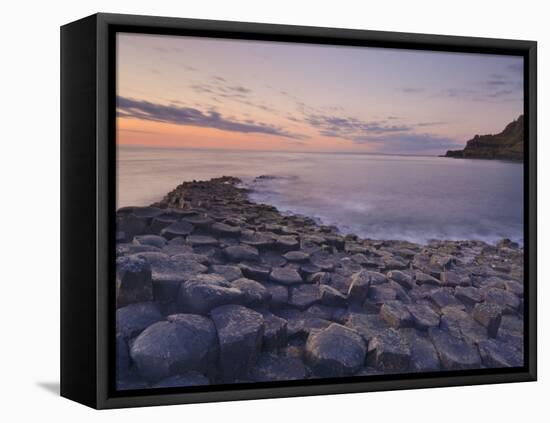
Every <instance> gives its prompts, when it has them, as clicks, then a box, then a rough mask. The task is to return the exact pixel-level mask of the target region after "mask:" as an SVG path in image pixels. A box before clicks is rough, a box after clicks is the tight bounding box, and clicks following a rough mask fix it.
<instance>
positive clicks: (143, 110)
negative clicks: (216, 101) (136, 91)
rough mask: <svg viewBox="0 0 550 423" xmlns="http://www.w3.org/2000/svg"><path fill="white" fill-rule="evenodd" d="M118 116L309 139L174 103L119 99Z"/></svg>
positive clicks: (278, 129)
mask: <svg viewBox="0 0 550 423" xmlns="http://www.w3.org/2000/svg"><path fill="white" fill-rule="evenodd" d="M117 113H118V115H119V116H123V117H130V118H135V119H142V120H149V121H155V122H165V123H173V124H176V125H188V126H199V127H205V128H215V129H221V130H224V131H231V132H241V133H258V134H267V135H277V136H280V137H285V138H290V139H294V140H301V139H304V138H305V137H304V136H303V135H300V134H295V133H291V132H288V131H285V130H284V129H283V128H280V127H277V126H274V125H270V124H267V123H263V122H256V121H253V120H247V121H239V120H237V119H233V118H229V117H224V116H222V115H221V113H219V112H217V111H215V110H210V111H208V112H203V111H201V110H198V109H195V108H192V107H182V106H177V105H174V104H171V105H164V104H158V103H152V102H149V101H145V100H136V99H132V98H127V97H118V98H117Z"/></svg>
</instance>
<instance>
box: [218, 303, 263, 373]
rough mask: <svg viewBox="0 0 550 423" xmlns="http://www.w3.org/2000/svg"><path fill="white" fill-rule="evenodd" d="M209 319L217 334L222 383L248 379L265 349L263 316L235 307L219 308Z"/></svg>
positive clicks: (233, 305)
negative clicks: (259, 355)
mask: <svg viewBox="0 0 550 423" xmlns="http://www.w3.org/2000/svg"><path fill="white" fill-rule="evenodd" d="M210 315H211V317H212V320H213V321H214V324H215V325H216V329H217V331H218V340H219V350H220V356H219V357H220V358H219V364H220V377H221V379H222V380H223V381H225V382H231V381H234V380H235V379H238V378H246V377H248V376H249V374H250V371H251V370H252V368H253V367H254V366H255V364H256V360H257V358H258V354H259V353H260V349H261V345H262V337H263V334H264V322H263V320H264V319H263V317H262V315H261V314H260V313H258V312H256V311H254V310H251V309H249V308H246V307H243V306H240V305H235V304H228V305H224V306H221V307H217V308H215V309H213V310H212V311H211V312H210Z"/></svg>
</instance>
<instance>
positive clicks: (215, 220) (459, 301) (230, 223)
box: [113, 177, 524, 390]
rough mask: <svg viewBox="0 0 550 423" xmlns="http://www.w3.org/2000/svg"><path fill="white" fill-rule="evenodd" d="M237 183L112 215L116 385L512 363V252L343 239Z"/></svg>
mask: <svg viewBox="0 0 550 423" xmlns="http://www.w3.org/2000/svg"><path fill="white" fill-rule="evenodd" d="M248 194H249V191H248V190H247V188H245V187H244V186H243V185H242V184H241V181H240V180H239V179H237V178H234V177H221V178H215V179H211V180H208V181H189V182H184V183H182V184H181V185H179V186H178V187H176V188H175V189H174V190H173V191H172V192H169V193H168V194H167V195H166V196H165V197H164V199H163V200H162V201H160V202H158V203H155V204H152V205H151V206H148V207H124V208H121V209H119V210H117V213H116V219H117V222H116V223H117V232H116V281H113V283H116V307H117V309H116V351H117V357H116V359H117V361H116V363H117V366H116V367H117V372H116V374H117V376H116V379H117V388H118V389H119V390H125V389H143V388H166V387H184V386H201V385H209V384H227V383H253V382H266V381H288V380H303V379H314V378H334V377H342V376H346V377H350V376H358V377H368V376H372V375H383V374H398V373H399V374H406V373H417V372H438V371H447V370H463V369H484V368H497V367H518V366H522V365H523V345H524V341H523V329H524V321H523V286H524V285H523V269H524V251H523V248H522V246H520V245H517V244H516V243H514V242H511V241H510V240H507V239H503V240H502V241H500V242H499V243H498V244H496V245H489V244H487V243H484V242H482V241H447V240H434V241H431V242H429V243H427V244H424V245H421V244H415V243H411V242H406V241H399V240H380V239H362V238H359V237H357V236H355V235H350V234H347V235H344V234H341V233H340V232H339V231H338V229H337V228H335V227H332V226H326V225H323V224H322V223H320V222H318V221H317V220H315V219H313V218H311V217H308V216H302V215H296V214H284V213H281V212H279V211H278V210H277V209H276V208H275V207H273V206H270V205H266V204H258V203H255V202H253V201H251V200H250V199H249V195H248Z"/></svg>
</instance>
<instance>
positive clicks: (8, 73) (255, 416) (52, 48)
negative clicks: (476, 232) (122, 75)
mask: <svg viewBox="0 0 550 423" xmlns="http://www.w3.org/2000/svg"><path fill="white" fill-rule="evenodd" d="M2 6H3V7H2V9H3V10H2V24H1V25H0V31H1V33H2V36H1V37H0V40H1V41H0V42H1V45H2V49H1V53H2V61H1V62H2V64H1V66H0V72H1V75H2V78H1V81H2V95H1V101H0V108H1V110H2V119H1V122H2V124H1V128H2V130H1V132H0V140H1V143H2V147H1V150H0V151H1V153H0V173H1V179H0V181H1V187H2V191H1V193H2V194H1V198H2V207H1V209H0V210H1V216H2V221H1V223H0V227H1V231H0V236H1V241H0V249H1V250H2V254H1V256H0V257H1V265H0V266H1V270H0V287H1V288H0V313H1V317H2V319H1V320H0V321H1V325H0V331H1V332H0V333H1V335H0V339H1V341H0V342H1V343H0V391H1V392H0V404H1V406H0V416H1V417H0V419H1V420H3V421H6V422H11V421H24V420H25V421H27V420H29V421H31V419H37V420H38V419H41V420H47V421H53V420H57V419H62V420H67V421H69V419H72V420H73V421H79V422H88V421H96V420H97V419H103V420H104V421H117V422H120V421H132V422H140V421H147V422H151V421H155V422H161V421H176V420H175V419H180V421H186V422H192V421H202V422H207V421H224V422H226V421H239V422H245V421H251V422H262V423H263V422H281V421H300V420H309V421H315V422H337V421H345V420H347V419H349V420H354V421H371V422H373V421H383V422H393V421H399V420H402V421H407V422H414V421H422V422H428V421H438V422H445V423H452V422H465V421H472V422H473V421H493V422H519V421H529V420H531V421H543V420H544V419H545V418H546V419H547V418H548V408H547V405H548V404H547V402H548V392H550V386H549V385H550V383H549V382H548V377H549V370H548V369H549V365H548V361H546V360H545V359H546V357H545V354H548V344H549V337H548V336H545V335H547V334H548V329H549V325H550V322H549V310H548V309H549V308H550V301H549V300H548V293H549V290H548V287H547V286H546V285H547V282H548V281H547V279H548V277H549V276H550V273H549V270H548V267H546V264H547V261H548V260H549V259H550V256H549V252H550V247H549V246H548V242H550V233H549V232H550V229H549V225H548V224H547V221H546V218H547V217H548V216H549V213H550V195H549V192H548V189H547V186H545V183H550V155H549V143H548V136H549V135H550V133H549V131H550V130H549V121H548V113H549V112H550V104H549V99H548V96H547V94H548V89H549V79H548V75H550V47H549V44H550V31H549V29H548V10H546V9H547V8H546V7H545V2H542V1H536V0H532V1H531V0H522V1H517V0H516V1H513V2H512V1H508V0H491V1H488V0H486V1H479V0H473V1H472V0H460V1H440V0H439V1H438V0H433V1H427V0H414V1H407V0H402V1H388V0H386V1H381V0H379V1H355V2H354V1H348V0H337V1H336V0H333V1H321V0H316V1H311V2H307V1H302V2H300V1H298V0H288V1H287V0H277V1H274V0H270V1H258V0H256V1H246V0H225V1H224V0H217V1H216V0H201V1H187V2H185V1H178V2H175V1H167V0H146V1H143V0H131V1H129V0H124V1H123V0H119V1H116V2H114V1H112V0H111V1H106V0H95V1H86V0H82V1H58V2H51V1H23V0H19V1H13V0H12V1H6V2H4V3H3V5H2ZM99 11H103V12H118V13H135V14H150V15H161V16H162V15H165V16H175V17H189V18H206V19H221V20H240V21H255V22H267V23H281V24H299V25H315V26H331V27H342V28H358V29H373V30H390V31H408V32H425V33H435V34H450V35H469V36H481V37H501V38H518V39H531V40H537V41H538V42H539V69H538V70H539V92H538V93H539V113H538V117H539V166H540V169H539V187H540V188H539V263H540V266H539V357H540V362H539V382H537V383H523V384H508V385H492V386H475V387H461V388H444V389H430V390H416V391H402V392H382V393H370V394H353V395H337V396H327V397H309V398H293V399H278V400H261V401H246V402H233V403H222V404H207V405H187V406H171V407H155V408H146V409H130V410H116V411H108V412H105V411H104V412H96V411H92V410H90V409H87V408H85V407H83V406H81V405H78V404H76V403H72V402H70V401H68V400H65V399H62V398H60V397H58V396H57V394H56V393H55V392H56V390H57V389H58V388H57V386H58V383H59V376H58V375H59V358H58V357H59V334H58V331H59V311H58V310H59V26H60V25H62V24H65V23H67V22H70V21H72V20H75V19H78V18H81V17H83V16H87V15H89V14H92V13H95V12H99ZM545 390H546V395H544V392H545ZM537 416H539V417H538V418H537Z"/></svg>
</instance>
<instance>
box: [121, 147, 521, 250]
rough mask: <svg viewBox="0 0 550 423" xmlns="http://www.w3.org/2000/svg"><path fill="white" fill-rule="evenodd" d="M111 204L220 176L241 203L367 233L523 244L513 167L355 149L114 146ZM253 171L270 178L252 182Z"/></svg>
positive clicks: (141, 200)
mask: <svg viewBox="0 0 550 423" xmlns="http://www.w3.org/2000/svg"><path fill="white" fill-rule="evenodd" d="M117 168H118V193H117V204H118V207H122V206H130V205H136V206H143V205H149V204H151V203H153V202H155V201H158V200H160V199H161V198H162V197H163V196H164V194H165V193H167V192H168V191H170V190H172V189H173V188H174V187H176V186H177V185H178V184H180V183H181V182H183V181H188V180H193V179H196V180H201V179H210V178H212V177H217V176H223V175H230V176H237V177H240V178H241V179H242V180H243V181H244V183H245V184H246V185H247V186H249V187H250V188H252V189H253V190H254V193H253V194H252V195H251V199H252V200H254V201H257V202H264V203H268V204H271V205H274V206H276V207H277V208H279V210H281V211H284V212H291V213H301V214H305V215H307V216H311V217H315V218H318V219H319V220H320V221H322V222H323V223H325V224H331V225H336V226H337V227H338V228H339V229H340V230H341V231H342V232H343V233H355V234H357V235H359V236H361V237H365V238H373V239H402V240H410V241H414V242H421V243H425V242H426V241H427V240H429V239H452V240H464V239H468V240H473V239H475V240H483V241H486V242H489V243H495V242H496V241H498V240H499V239H501V238H510V239H512V240H514V241H518V242H522V241H523V165H522V164H519V163H509V162H502V161H488V160H463V159H449V158H441V157H412V156H381V155H362V154H333V153H331V154H325V153H278V152H242V151H205V150H178V149H152V148H144V147H119V149H118V160H117ZM260 175H270V176H274V177H276V178H273V179H262V180H261V181H256V182H254V178H256V177H257V176H260Z"/></svg>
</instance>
